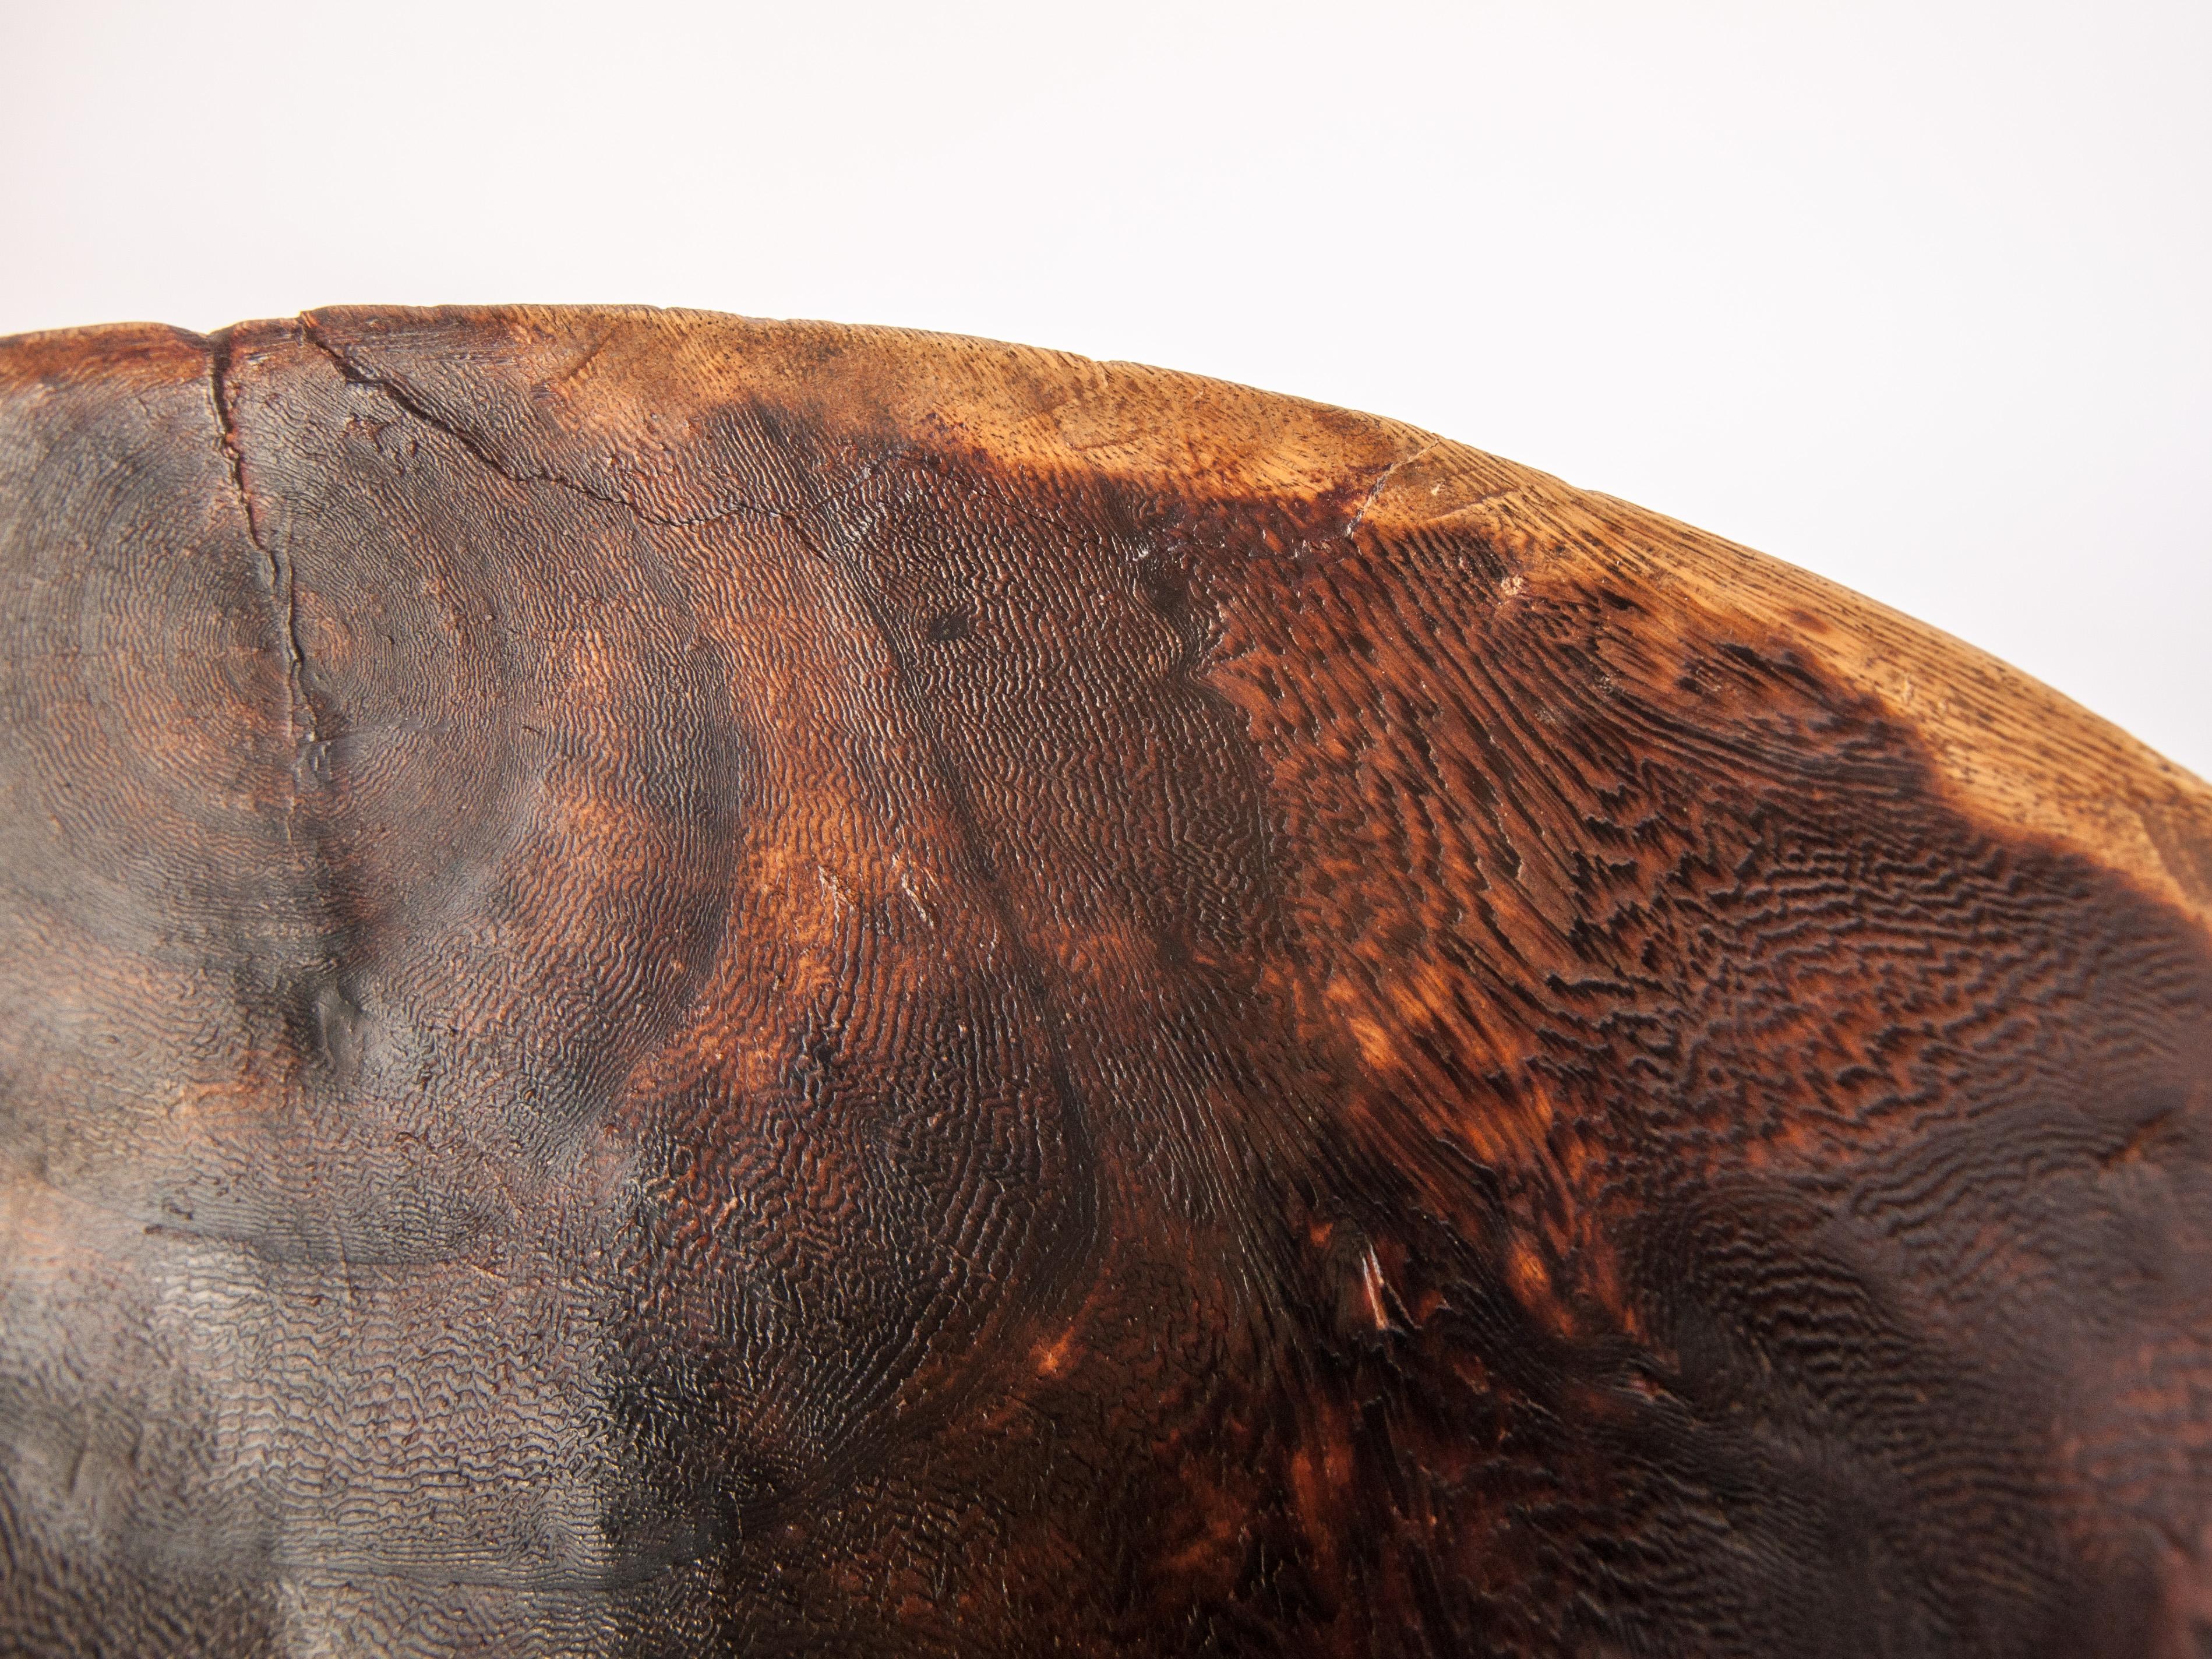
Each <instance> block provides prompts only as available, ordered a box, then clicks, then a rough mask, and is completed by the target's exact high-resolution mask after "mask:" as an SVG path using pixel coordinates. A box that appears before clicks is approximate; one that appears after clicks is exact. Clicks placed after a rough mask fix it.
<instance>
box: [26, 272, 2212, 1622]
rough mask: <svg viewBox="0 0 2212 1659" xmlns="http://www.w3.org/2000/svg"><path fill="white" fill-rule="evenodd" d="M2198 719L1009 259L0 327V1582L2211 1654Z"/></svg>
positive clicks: (770, 1615)
mask: <svg viewBox="0 0 2212 1659" xmlns="http://www.w3.org/2000/svg"><path fill="white" fill-rule="evenodd" d="M2208 1120H2212V790H2208V789H2207V788H2206V787H2205V786H2204V785H2203V784H2202V783H2200V782H2199V781H2197V780H2196V779H2194V778H2191V777H2190V776H2188V775H2186V774H2185V773H2183V772H2181V771H2180V770H2179V769H2176V768H2174V767H2172V766H2171V765H2169V764H2168V763H2165V762H2163V761H2162V760H2160V759H2159V758H2158V757H2156V756H2154V755H2153V754H2151V753H2150V752H2149V751H2148V750H2145V749H2143V748H2142V746H2141V745H2140V744H2136V743H2135V742H2133V741H2132V740H2131V739H2130V738H2127V737H2125V736H2124V735H2123V734H2121V733H2120V732H2116V731H2114V730H2113V729H2112V728H2111V727H2110V726H2106V725H2105V724H2104V723H2102V722H2100V721H2099V720H2096V719H2095V718H2093V716H2090V715H2088V714H2086V713H2084V712H2083V711H2081V709H2079V708H2075V707H2074V706H2073V705H2072V704H2070V703H2068V702H2065V701H2064V700H2063V699H2062V698H2060V697H2058V696H2056V695H2055V694H2053V693H2051V692H2050V691H2048V690H2045V689H2044V688H2042V687H2041V686H2039V685H2037V684H2034V683H2033V682H2032V681H2030V680H2028V679H2027V678H2024V677H2022V676H2021V675H2019V674H2017V673H2015V671H2012V670H2010V669H2008V668H2006V667H2005V666H2003V665H2001V664H1998V663H1996V662H1994V661H1992V660H1990V659H1988V658H1986V657H1984V656H1982V655H1980V654H1978V653H1976V652H1974V651H1972V649H1970V648H1968V647H1965V646H1963V645H1961V644H1960V643H1959V642H1957V641H1953V640H1950V639H1948V638H1945V637H1943V636H1942V635H1937V634H1936V633H1934V632H1933V631H1931V630H1929V629H1925V628H1923V627H1921V626H1919V625H1917V624H1916V623H1912V622H1911V621H1909V620H1907V619H1905V618H1904V617H1899V616H1896V615H1895V614H1893V613H1891V612H1888V611H1884V610H1882V609H1881V607H1879V606H1876V605H1872V604H1870V603H1869V602H1868V601H1866V600H1864V599H1860V598H1858V597H1857V596H1855V595H1852V594H1850V593H1848V592H1844V591H1843V590H1841V589H1838V588H1837V587H1834V586H1830V585H1828V584H1826V583H1825V582H1822V581H1820V580H1817V579H1815V578H1814V577H1812V576H1809V575H1808V574H1805V573H1803V572H1801V571H1797V570H1795V569H1792V568H1790V567H1788V566H1786V565H1783V564H1780V563H1778V562H1775V561H1772V560H1769V559H1766V558H1765V557H1763V556H1759V555H1757V554H1754V553H1751V552H1748V551H1747V550H1742V549H1740V548H1735V547H1732V546H1730V545H1729V544H1724V543H1722V542H1719V541H1717V540H1715V539H1714V538H1711V537H1707V536H1705V535H1702V534H1700V533H1699V532H1696V531H1693V530H1691V529H1688V528H1687V527H1686V526H1680V525H1678V524H1674V523H1672V522H1670V521H1668V520H1663V519H1660V518H1658V517H1656V516H1654V515H1652V514H1650V513H1644V512H1642V511H1640V510H1639V509H1638V508H1635V507H1630V506H1627V505H1626V504H1624V503H1622V502H1619V501H1612V500H1609V499H1607V498H1606V497H1603V496H1600V495H1589V494H1586V493H1583V492H1581V491H1578V490H1576V489H1571V488H1570V487H1568V486H1567V485H1565V484H1563V483H1559V481H1558V480H1556V479H1553V478H1550V477H1545V476H1543V475H1541V474H1539V473H1535V472H1532V471H1528V470H1526V469H1524V468H1521V467H1516V466H1514V465H1510V464H1509V463H1506V462H1504V461H1500V460H1498V459H1494V458H1492V457H1490V456H1487V455H1484V454H1480V453H1477V452H1474V451H1473V450H1469V449H1467V448H1464V447H1461V446H1459V445H1456V444H1453V443H1449V442H1447V441H1443V440H1441V439H1437V438H1434V437H1432V436H1431V435H1427V434H1425V433H1421V432H1418V431H1415V430H1413V429H1411V428H1406V427H1402V426H1399V425H1395V424H1393V423H1391V422H1386V421H1381V420H1376V419H1373V418H1370V417H1369V416H1361V415H1355V414H1351V413H1347V412H1346V411H1343V410H1334V409H1329V408H1326V407H1322V406H1321V405H1317V404H1308V403H1303V402H1299V401H1297V400H1294V399H1291V398H1280V397H1274V396H1270V395H1267V394H1265V393H1261V392H1251V391H1247V390H1244V389H1242V388H1238V387H1234V386H1223V385H1219V384H1217V383H1213V382H1210V381H1206V380H1197V379H1194V378H1191V377H1188V376H1182V375H1176V374H1166V373H1163V372H1160V371H1158V370H1152V369H1146V368H1133V367H1130V366H1127V365H1122V364H1100V363H1093V362H1085V361H1084V360H1081V359H1079V358H1073V357H1068V356H1057V355H1054V354H1048V353H1043V352H1037V351H1031V350H1026V349H1020V348H1017V347H1011V346H1004V345H999V344H994V343H987V342H982V341H975V340H963V339H953V338H948V337H939V336H929V335H921V334H911V333H901V332H895V331H880V330H866V329H852V328H842V327H834V326H830V325H811V324H787V323H767V322H756V321H750V320H745V319H737V318H729V317H720V316H712V315H707V314H703V313H678V312H659V311H651V310H644V309H543V308H538V309H533V308H524V307H512V308H493V309H468V310H440V311H394V310H371V309H360V308H346V309H337V310H331V311H325V312H318V313H309V314H307V315H306V316H304V317H302V318H300V319H295V320H292V321H286V322H272V323H257V324H252V325H241V326H240V327H238V328H235V329H233V330H230V331H227V332H225V333H223V334H222V335H218V336H216V337H210V338H201V337H196V336H191V335H187V334H184V333H181V332H179V331H173V330H167V329H163V328H157V327H152V326H143V325H125V326H119V327H114V328H106V329H94V330H85V331H71V332H67V333H62V334H51V335H41V336H30V337H23V338H20V339H17V340H14V341H11V342H7V343H0V1449H4V1457H0V1646H4V1647H6V1648H8V1649H9V1650H14V1651H23V1652H26V1653H33V1654H87V1655H89V1654H149V1655H153V1654H159V1655H187V1654H204V1655H210V1656H252V1655H260V1654H280V1653H281V1654H293V1653H297V1654H316V1655H321V1654H386V1653H392V1654H464V1653H465V1654H485V1655H492V1654H496V1655H553V1654H584V1655H617V1654H621V1655H647V1654H651V1655H664V1654H665V1655H678V1654H681V1655H699V1654H720V1653H729V1654H740V1653H742V1654H749V1655H755V1654H757V1655H774V1654H802V1653H803V1654H852V1655H866V1654H885V1655H890V1654H900V1655H947V1656H951V1655H963V1656H978V1655H1040V1654H1065V1655H1106V1654H1125V1653H1127V1654H1154V1655H1200V1654H1209V1655H1314V1656H1384V1655H1458V1654H1480V1655H1499V1656H1507V1655H1528V1656H1534V1655H1589V1656H1629V1655H1677V1654H1679V1655H1746V1656H1751V1655H1759V1656H1770V1655H1808V1656H1814V1655H1818V1656H1827V1655H1834V1656H1838V1659H1840V1656H1846V1655H1848V1656H1860V1655H1869V1654H1883V1655H1900V1656H1902V1655H1937V1654H1942V1655H1988V1656H1998V1655H2005V1656H2029V1655H2034V1656H2054V1659H2055V1656H2062V1655H2064V1656H2071V1655H2098V1656H2137V1655H2140V1656H2157V1659H2197V1656H2201V1655H2203V1653H2205V1652H2208V1651H2212V1557H2208V1554H2207V1552H2208V1549H2212V1139H2208Z"/></svg>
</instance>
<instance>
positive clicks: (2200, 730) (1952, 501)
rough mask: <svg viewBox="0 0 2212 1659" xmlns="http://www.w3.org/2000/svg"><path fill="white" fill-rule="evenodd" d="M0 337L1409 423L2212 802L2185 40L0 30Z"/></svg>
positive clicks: (1178, 7)
mask: <svg viewBox="0 0 2212 1659" xmlns="http://www.w3.org/2000/svg"><path fill="white" fill-rule="evenodd" d="M0 64H4V65H5V68H6V76H5V84H6V86H7V88H8V91H7V94H6V97H5V100H4V101H0V239H4V241H0V256H4V257H0V333H8V332H14V331H24V330H31V329H41V328H51V327H57V326H62V325H71V324H78V323H88V322H102V321H112V320H118V319H140V318H151V319H162V320H166V321H171V322H176V323H181V324H184V325H187V326H189V327H193V328H200V329H207V328H213V327H216V326H218V325H222V324H223V323H226V322H230V321H233V320H236V319H241V318H249V317H257V316H269V315H282V314H287V313H291V312H294V311H297V310H299V309H301V308H302V307H308V306H313V305H318V304H326V303H331V302H337V301H405V302H435V301H500V300H543V301H651V302H656V303H660V304H669V305H688V306H700V307H711V308H714V309H719V310H726V311H739V312H746V313H753V314H756V315H765V316H806V317H826V318H834V319H841V320H845V321H852V322H880V323H896V324H903V325H913V326H918V327H926V328H938V329H949V330H955V331H962V332H966V333H975V334H987V335H993V336H997V337H1001V338H1007V339H1015V340H1021V341H1025V342H1028V343H1032V344H1038V345H1048V346H1057V347H1063V348H1066V349H1073V350H1078V351H1083V352H1088V353H1090V354H1092V355H1094V356H1109V357H1128V358H1135V359H1139V360H1142V361H1146V362H1156V363H1162V364H1165V365H1168V366H1170V367H1173V368H1186V369H1192V370H1195V371H1198V372H1200V373H1204V374H1216V375H1222V376H1225V377H1228V378H1230V379H1232V380H1244V381H1249V382H1251V383H1254V384H1257V385H1260V386H1267V387H1270V388H1273V389H1275V390H1279V391H1285V392H1298V393H1302V394H1304V395H1306V396H1309V397H1316V398H1326V399H1328V400H1329V401H1331V402H1335V403H1341V404H1351V405H1352V406H1355V407H1358V408H1363V409H1369V410H1376V411H1377V412H1379V413H1383V414H1387V415H1394V416H1399V417H1401V418H1402V419H1406V420H1409V421H1413V422H1417V423H1419V424H1420V425H1423V426H1427V427H1431V428H1435V429H1436V430H1437V431H1439V432H1442V433H1444V434H1446V435H1449V436H1451V437H1455V438H1459V439H1462V440H1464V441H1468V442H1471V443H1474V444H1476V445H1479V446H1480V447H1484V448H1486V449H1491V450H1494V451H1496V452H1498V453H1502V454H1505V455H1510V456H1511V457H1513V458H1514V459H1517V460H1522V461H1526V462H1528V463H1530V464H1532V465H1537V466H1541V467H1543V468H1546V469H1547V470H1549V471H1553V472H1557V473H1559V474H1562V475H1564V476H1565V477H1567V478H1569V479H1571V480H1572V481H1573V482H1575V483H1580V484H1584V485H1588V486H1590V487H1593V488H1596V489H1605V490H1609V491H1611V492H1612V493H1613V494H1615V495H1626V496H1628V497H1630V498H1632V499H1634V500H1636V501H1641V502H1643V503H1644V504H1645V505H1646V506H1650V507H1656V508H1658V509H1660V510H1662V511H1663V512H1667V513H1673V514H1674V515H1675V516H1677V517H1680V518H1684V519H1687V520H1692V521H1693V522H1695V523H1697V524H1699V525H1701V526H1705V528H1707V529H1710V530H1713V531H1716V532H1719V533H1721V534H1723V535H1726V536H1729V537H1732V538H1735V539H1736V540H1739V541H1743V542H1747V543H1750V544H1753V546H1756V547H1759V548H1762V549H1764V550H1766V551H1768V552H1771V553H1774V554H1778V555H1779V556H1783V557H1784V558H1788V559H1791V560H1794V561H1796V562H1798V563H1801V564H1804V565H1808V566H1810V567H1812V568H1814V569H1816V570H1820V571H1821V572H1823V573H1825V574H1828V575H1830V576H1832V577H1835V578H1837V579H1838V580H1842V581H1844V582H1846V583H1848V584H1850V586H1854V587H1857V588H1859V589H1861V590H1863V591H1864V592H1869V593H1871V594H1873V595H1875V597H1877V598H1879V599H1884V600H1887V602H1889V603H1890V604H1893V605H1898V606H1899V607H1901V608H1903V609H1905V610H1907V611H1912V612H1914V613H1916V614H1917V615H1919V616H1921V617H1925V618H1926V619H1928V620H1929V621H1931V622H1933V623H1937V624H1938V625H1940V626H1942V627H1944V628H1947V629H1950V630H1951V631H1953V632H1954V633H1956V634H1960V635H1964V636H1965V637H1966V638H1967V639H1970V640H1972V641H1975V642H1976V643H1978V644H1979V645H1982V646H1984V647H1988V648H1990V649H1991V650H1993V651H1995V652H1996V653H1998V654H2000V655H2002V656H2005V657H2008V658H2010V659H2012V660H2014V661H2015V662H2016V663H2018V664H2019V665H2021V666H2022V667H2024V668H2026V669H2027V670H2028V671H2031V672H2033V673H2034V674H2037V675H2039V676H2040V677H2041V678H2044V679H2045V680H2047V681H2049V682H2051V684H2054V685H2056V686H2057V687H2058V688H2059V689H2061V690H2064V691H2066V692H2069V693H2070V694H2071V695H2072V696H2075V697H2076V698H2078V699H2080V700H2081V701H2082V702H2086V703H2087V704H2088V705H2089V706H2090V707H2091V708H2094V709H2096V710H2098V711H2099V712H2100V713H2101V714H2106V715H2108V716H2109V717H2111V718H2112V719H2114V720H2118V721H2119V722H2120V723H2121V724H2123V725H2124V726H2128V727H2130V729H2132V730H2134V731H2135V732H2137V733H2138V734H2139V735H2140V736H2142V737H2143V738H2146V739H2147V740H2148V741H2149V742H2151V743H2152V744H2155V745H2157V746H2158V747H2160V748H2161V749H2163V750H2166V752H2167V753H2168V754H2170V755H2171V756H2172V757H2174V758H2175V759H2177V760H2179V761H2180V762H2182V763H2184V764H2185V765H2188V766H2190V767H2191V768H2193V769H2196V770H2197V771H2198V772H2200V773H2212V639H2208V634H2212V517H2208V514H2207V510H2206V500H2205V497H2206V494H2207V489H2208V485H2212V90H2208V88H2212V4H2209V3H2207V0H2100V3H2094V4H2090V3H2079V4H2063V5H2061V4H2052V3H2047V0H2012V3H2008V4H1984V3H1966V0H1915V3H1910V4H1899V3H1890V0H1850V3H1837V4H1828V3H1813V0H1763V3H1745V4H1706V3H1680V4H1672V3H1667V0H1642V3H1601V0H1586V3H1585V0H1549V3H1534V0H1532V3H1517V4H1511V5H1486V4H1477V3H1462V4H1449V5H1416V4H1389V3H1376V0H1360V3H1341V4H1337V5H1332V6H1318V5H1306V4H1299V3H1279V4H1271V5H1250V4H1232V3H1218V4H1210V3H1206V0H1183V3H1180V4H1155V3H1151V0H1121V3H1117V4H1113V5H1108V6H1101V5H1095V4H1082V5H1076V4H1068V5H1058V4H1052V3H1046V0H1036V3H1030V4H957V3H948V4H939V5H932V6H921V5H912V4H878V3H868V4H860V3H831V0H787V3H783V4H780V5H775V6H767V5H759V4H750V3H745V4H732V5H725V6H720V7H708V6H683V5H669V4H650V3H629V4H621V5H614V4H600V5H577V4H569V3H561V0H538V3H532V4H504V3H501V4H488V3H486V4H471V3H465V0H447V3H432V4H424V3H419V0H357V3H352V4H347V5H343V6H334V5H326V4H320V3H307V0H292V3H284V4H272V3H255V0H210V3H174V4H155V3H125V0H104V3H77V4H64V3H59V0H0Z"/></svg>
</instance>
